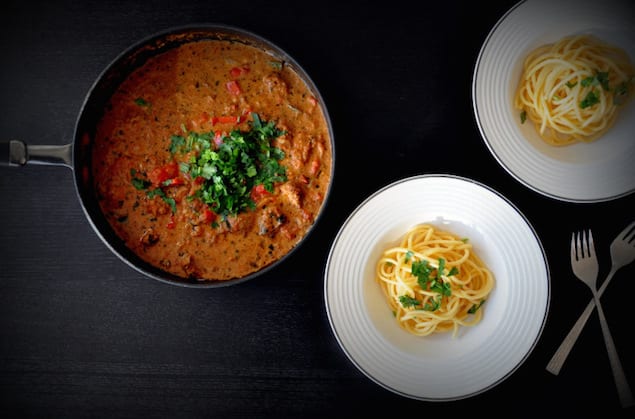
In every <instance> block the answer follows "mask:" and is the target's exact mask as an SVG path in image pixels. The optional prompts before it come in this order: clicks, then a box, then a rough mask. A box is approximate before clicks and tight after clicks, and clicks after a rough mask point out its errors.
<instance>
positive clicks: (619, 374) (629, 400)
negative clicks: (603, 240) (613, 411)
mask: <svg viewBox="0 0 635 419" xmlns="http://www.w3.org/2000/svg"><path fill="white" fill-rule="evenodd" d="M587 235H588V242H587V238H586V236H585V235H584V233H581V234H578V236H577V239H576V235H575V233H573V234H572V235H571V268H572V269H573V273H574V274H575V276H576V277H578V279H580V280H581V281H582V282H584V283H585V284H586V285H587V286H588V287H589V289H591V292H592V293H593V300H594V301H595V306H596V307H597V309H598V315H599V317H600V325H601V326H602V334H603V335H604V344H605V345H606V350H607V351H608V354H609V362H610V363H611V370H612V371H613V378H614V379H615V386H616V387H617V393H618V395H619V398H620V403H621V404H622V407H629V406H633V405H634V404H635V399H633V394H632V393H631V389H630V387H629V385H628V381H627V380H626V375H624V370H623V368H622V363H621V362H620V358H619V356H618V355H617V349H616V348H615V343H614V342H613V337H612V336H611V331H610V330H609V326H608V324H607V322H606V317H604V310H603V309H602V304H601V303H600V296H599V295H598V291H597V287H596V281H597V277H598V269H599V268H598V261H597V257H596V256H595V246H594V244H593V236H592V234H591V230H588V234H587Z"/></svg>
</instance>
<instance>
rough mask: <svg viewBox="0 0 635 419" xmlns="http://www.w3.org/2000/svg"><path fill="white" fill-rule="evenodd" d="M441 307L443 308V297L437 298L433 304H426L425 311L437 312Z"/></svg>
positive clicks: (433, 300)
mask: <svg viewBox="0 0 635 419" xmlns="http://www.w3.org/2000/svg"><path fill="white" fill-rule="evenodd" d="M439 307H441V296H440V295H439V296H437V297H436V298H434V299H432V302H431V303H425V304H424V305H423V309H424V310H425V311H436V310H438V309H439Z"/></svg>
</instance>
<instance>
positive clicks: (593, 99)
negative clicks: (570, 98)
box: [580, 90, 600, 109]
mask: <svg viewBox="0 0 635 419" xmlns="http://www.w3.org/2000/svg"><path fill="white" fill-rule="evenodd" d="M597 103H600V96H598V94H597V92H596V91H595V90H591V91H590V92H589V93H587V95H586V96H585V97H584V99H582V102H580V107H581V108H582V109H585V108H588V107H589V106H593V105H595V104H597Z"/></svg>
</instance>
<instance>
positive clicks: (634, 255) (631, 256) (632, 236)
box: [547, 221, 635, 375]
mask: <svg viewBox="0 0 635 419" xmlns="http://www.w3.org/2000/svg"><path fill="white" fill-rule="evenodd" d="M631 230H632V231H631ZM633 260H635V221H633V222H632V223H630V224H629V225H628V226H627V227H626V228H625V229H624V230H622V231H621V232H620V234H618V235H617V237H615V239H614V240H613V243H611V261H612V264H611V271H610V272H609V274H608V276H607V277H606V279H605V280H604V282H602V286H600V289H599V290H598V295H599V296H600V297H601V296H602V294H604V290H606V287H607V286H608V285H609V283H610V282H611V278H613V275H615V272H617V271H618V270H619V269H620V268H622V267H623V266H626V265H628V264H629V263H631V262H633ZM594 308H595V301H594V300H593V298H591V301H589V304H587V306H586V308H585V309H584V311H583V312H582V314H581V315H580V317H578V320H577V321H576V322H575V324H574V325H573V327H572V328H571V330H570V331H569V333H568V334H567V336H566V337H565V338H564V340H563V341H562V343H561V344H560V346H559V347H558V349H557V350H556V352H555V353H554V354H553V357H551V360H550V361H549V363H548V364H547V371H549V372H550V373H552V374H555V375H558V374H559V373H560V369H561V368H562V365H563V364H564V362H565V361H566V360H567V357H568V356H569V353H570V352H571V349H572V348H573V345H574V344H575V343H576V341H577V340H578V337H580V333H582V329H584V326H585V325H586V322H587V320H589V317H591V313H593V309H594Z"/></svg>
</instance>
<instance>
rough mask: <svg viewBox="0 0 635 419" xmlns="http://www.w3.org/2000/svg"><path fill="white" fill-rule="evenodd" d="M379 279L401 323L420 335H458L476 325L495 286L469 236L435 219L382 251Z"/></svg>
mask: <svg viewBox="0 0 635 419" xmlns="http://www.w3.org/2000/svg"><path fill="white" fill-rule="evenodd" d="M439 272H441V274H439ZM376 280H377V282H378V283H379V285H380V286H381V289H382V291H383V293H384V296H385V297H386V301H387V303H388V305H389V306H390V308H391V310H392V311H393V314H394V316H395V318H396V320H397V322H398V324H399V326H401V327H402V328H403V329H404V330H406V331H408V332H410V333H412V334H414V335H418V336H427V335H430V334H432V333H439V332H449V331H452V336H453V337H456V336H457V333H458V330H459V327H460V326H474V325H476V324H477V323H479V322H480V321H481V319H482V316H483V310H484V306H483V303H484V302H485V301H486V300H487V298H488V296H489V294H490V292H491V291H492V289H493V287H494V276H493V274H492V272H491V271H490V270H489V269H488V268H487V266H485V264H484V263H483V262H482V261H481V259H480V258H479V257H478V256H477V255H476V254H475V253H474V252H473V248H472V245H471V244H470V243H469V241H468V240H467V239H461V238H459V237H457V236H455V235H454V234H452V233H450V232H447V231H443V230H438V229H437V228H435V227H434V226H432V225H430V224H420V225H417V226H415V227H413V228H412V229H410V230H409V231H408V232H407V233H406V234H405V235H404V236H403V238H402V239H401V241H400V243H399V244H398V245H397V246H395V247H391V248H389V249H386V250H385V251H384V252H383V253H382V255H381V257H380V259H379V261H378V262H377V265H376Z"/></svg>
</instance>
